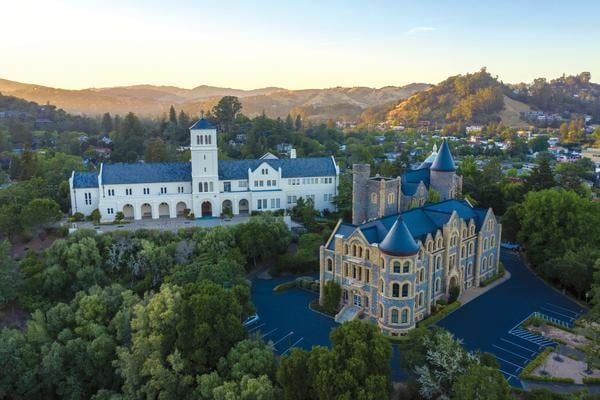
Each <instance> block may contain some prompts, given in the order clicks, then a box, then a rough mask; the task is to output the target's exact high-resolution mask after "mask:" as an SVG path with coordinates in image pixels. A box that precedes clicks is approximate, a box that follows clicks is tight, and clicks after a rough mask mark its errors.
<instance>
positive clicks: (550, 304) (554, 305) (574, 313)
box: [546, 303, 581, 316]
mask: <svg viewBox="0 0 600 400" xmlns="http://www.w3.org/2000/svg"><path fill="white" fill-rule="evenodd" d="M546 304H548V305H549V306H551V307H554V308H559V309H561V310H563V311H566V312H569V313H571V314H573V315H575V316H577V315H579V314H581V312H575V311H573V310H569V309H568V308H565V307H561V306H557V305H556V304H552V303H546Z"/></svg>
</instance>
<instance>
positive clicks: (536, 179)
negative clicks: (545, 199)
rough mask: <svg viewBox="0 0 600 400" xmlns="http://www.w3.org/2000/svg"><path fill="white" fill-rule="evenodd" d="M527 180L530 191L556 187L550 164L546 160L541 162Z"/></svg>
mask: <svg viewBox="0 0 600 400" xmlns="http://www.w3.org/2000/svg"><path fill="white" fill-rule="evenodd" d="M526 180H527V186H528V188H529V190H536V191H538V190H544V189H550V188H552V187H554V186H555V185H556V182H555V181H554V174H553V173H552V170H551V169H550V163H549V162H548V160H545V159H544V160H541V161H540V163H539V164H538V165H537V166H536V167H535V168H534V169H533V171H531V174H530V175H529V176H528V177H527V179H526Z"/></svg>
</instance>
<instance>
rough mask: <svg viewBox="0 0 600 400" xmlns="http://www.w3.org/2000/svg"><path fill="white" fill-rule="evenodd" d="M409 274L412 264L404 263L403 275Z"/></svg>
mask: <svg viewBox="0 0 600 400" xmlns="http://www.w3.org/2000/svg"><path fill="white" fill-rule="evenodd" d="M409 272H410V262H409V261H404V264H402V273H403V274H408V273H409Z"/></svg>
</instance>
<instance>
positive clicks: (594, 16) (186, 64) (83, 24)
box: [0, 0, 600, 89]
mask: <svg viewBox="0 0 600 400" xmlns="http://www.w3.org/2000/svg"><path fill="white" fill-rule="evenodd" d="M457 3H458V4H457ZM599 16H600V1H595V0H589V1H573V0H570V1H530V0H519V1H494V0H489V1H487V0H479V1H459V0H457V1H425V0H423V1H378V0H362V1H350V0H344V1H333V0H319V1H296V2H291V1H286V0H279V1H259V0H256V1H236V0H221V1H210V2H208V1H199V0H196V1H192V0H189V1H185V0H169V1H153V0H145V1H133V0H119V1H112V0H96V1H84V0H78V1H75V0H73V1H67V0H65V1H60V0H56V1H47V0H45V1H32V0H18V1H15V0H6V1H2V4H1V5H0V38H1V39H0V77H1V78H6V79H11V80H17V81H22V82H28V83H37V84H43V85H49V86H57V87H63V88H84V87H102V86H116V85H130V84H138V83H151V84H164V85H177V86H181V87H188V88H191V87H194V86H197V85H201V84H206V85H215V86H226V87H235V88H243V89H250V88H258V87H264V86H280V87H286V88H290V89H300V88H321V87H332V86H375V87H381V86H386V85H402V84H406V83H410V82H431V83H436V82H439V81H440V80H443V79H444V78H446V77H447V76H449V75H454V74H459V73H465V72H470V71H475V70H478V69H479V68H480V67H482V66H486V67H487V68H488V71H490V72H491V73H492V74H493V75H498V76H499V77H500V79H502V80H503V81H505V82H521V81H527V82H528V81H531V80H532V79H533V78H534V77H537V76H545V77H548V78H552V77H556V76H559V75H561V74H562V73H567V74H574V73H578V72H581V71H590V72H591V73H592V80H593V81H595V82H598V81H600V23H598V18H599Z"/></svg>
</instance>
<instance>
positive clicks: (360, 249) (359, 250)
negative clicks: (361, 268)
mask: <svg viewBox="0 0 600 400" xmlns="http://www.w3.org/2000/svg"><path fill="white" fill-rule="evenodd" d="M358 256H359V257H361V258H362V247H360V246H359V247H358Z"/></svg>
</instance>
